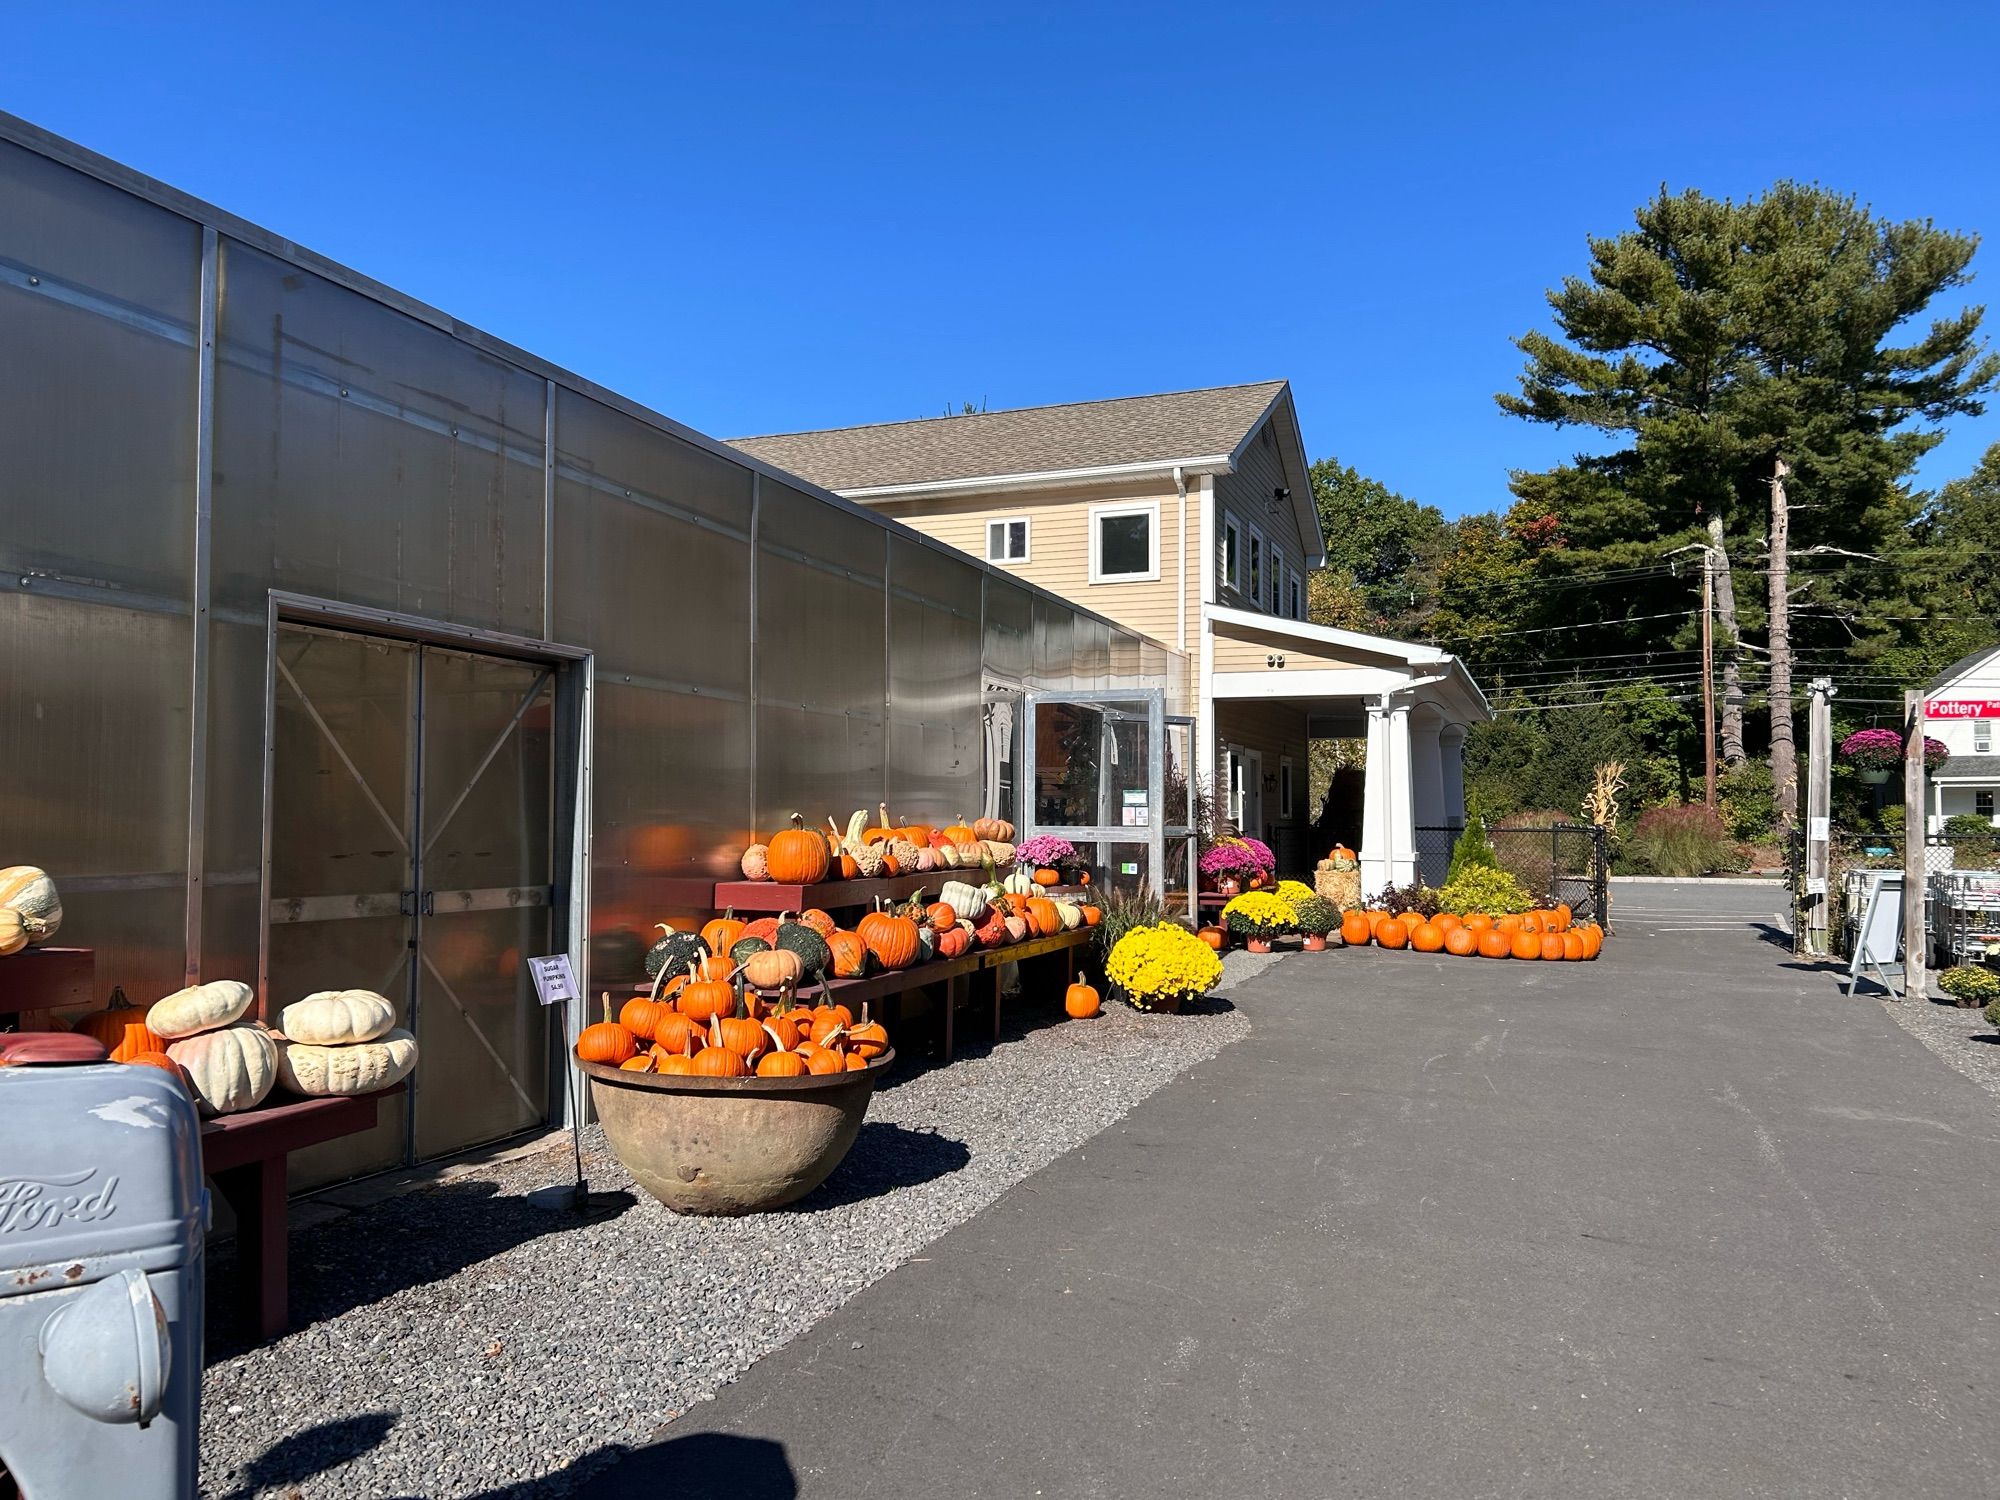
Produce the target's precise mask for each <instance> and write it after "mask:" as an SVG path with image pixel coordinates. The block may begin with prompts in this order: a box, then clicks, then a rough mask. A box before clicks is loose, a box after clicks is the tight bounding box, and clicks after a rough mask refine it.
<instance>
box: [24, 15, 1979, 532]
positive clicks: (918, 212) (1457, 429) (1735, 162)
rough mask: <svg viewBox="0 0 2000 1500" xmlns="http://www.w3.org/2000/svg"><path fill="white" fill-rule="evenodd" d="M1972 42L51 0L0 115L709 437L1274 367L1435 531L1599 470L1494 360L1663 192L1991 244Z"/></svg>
mask: <svg viewBox="0 0 2000 1500" xmlns="http://www.w3.org/2000/svg"><path fill="white" fill-rule="evenodd" d="M1996 56H2000V12H1997V11H1995V10H1994V9H1993V8H1991V7H1987V6H1983V5H1955V6H1948V5H1939V6H1930V5H1910V4H1904V5H1900V6H1896V7H1884V6H1882V5H1880V4H1879V3H1878V4H1870V5H1867V6H1865V7H1864V6H1860V5H1849V4H1844V3H1826V0H1820V3H1812V4H1787V5H1770V4H1765V5H1759V4H1737V5H1726V4H1696V3H1679V4H1673V5H1652V6H1636V5H1635V6H1608V5H1604V4H1601V3H1600V4H1593V5H1557V4H1546V3H1534V0H1517V3H1515V4H1512V5H1491V4H1478V5H1471V4H1466V5H1421V4H1418V5H1402V6H1390V7H1366V8H1364V7H1360V6H1335V5H1303V6H1293V7H1268V6H1250V5H1231V6H1215V5H1203V6H1194V5H1179V4H1175V3H1171V0H1160V3H1157V4H1152V5H1145V6H1100V5H1080V6H1067V5H1064V6H1046V7H1033V8H1028V7H991V8H986V7H970V6H969V7H936V6H908V7H901V6H872V5H846V6H841V7H837V8H836V7H832V6H804V5H800V6H794V7H785V6H752V5H732V6H679V5H672V6H660V5H641V4H624V5H575V6H570V7H557V6H547V5H535V6H528V5H516V4H511V3H495V4H486V5H479V6H469V5H466V6H460V5H425V4H408V3H406V4H403V5H399V6H394V7H391V6H384V5H377V4H372V3H363V0H356V3H350V4H344V5H341V6H338V7H333V6H315V5H293V6H285V7H266V6H254V7H253V6H246V5H234V4H215V5H210V6H206V7H202V8H200V9H199V10H198V11H195V12H190V11H187V10H185V9H168V8H165V7H154V6H146V7H133V6H110V5H96V4H89V3H66V4H64V5H61V6H38V7H25V8H17V9H16V11H15V13H13V14H11V15H10V16H9V18H8V21H7V42H6V45H5V47H4V48H0V108H5V109H7V110H9V111H11V112H13V113H15V114H19V115H22V116H25V117H26V118H28V119H30V120H32V121H34V122H35V123H37V124H39V125H42V126H45V127H46V128H48V129H51V130H54V131H56V132H57V133H58V134H61V135H65V136H68V137H70V138H72V139H74V140H77V141H80V142H81V143H83V144H84V145H87V146H90V147H92V148H93V149H96V150H99V151H102V152H104V153H106V154H108V155H110V156H112V157H115V158H117V159H118V160H121V161H123V162H126V163H128V164H130V165H132V166H135V167H137V168H139V169H140V170H142V171H145V172H148V173H151V174H152V175H154V176H157V177H160V178H163V179H164V180H166V181H167V182H169V183H172V184H173V185H175V186H177V187H180V188H183V189H186V190H187V191H189V192H192V193H195V194H197V195H198V196H201V197H204V198H208V199H210V200H212V201H214V202H216V203H218V204H220V205H221V206H222V207H224V208H226V209H229V210H230V211H232V212H235V213H237V214H240V215H242V216H243V217H245V218H248V219H251V220H254V221H256V222H258V223H261V224H263V225H265V226H267V227H268V228H270V229H273V230H275V231H277V232H278V233H281V234H284V235H287V236H289V237H291V238H292V239H295V240H297V241H299V242H300V243H302V244H305V245H308V246H310V247H312V248H313V249H316V250H319V251H321V252H323V253H325V254H327V255H330V256H332V257H334V258H335V259H337V260H341V261H344V262H346V263H347V264H349V265H351V266H354V267H355V268H357V269H359V270H362V271H365V272H367V273H368V274H370V275H373V276H375V277H377V278H379V279H381V280H383V281H386V282H388V283H389V284H391V285H392V286H395V287H398V288H400V289H402V290H404V291H406V292H408V293H410V294H412V295H414V296H417V297H420V298H422V299H424V300H426V301H429V302H432V303H435V304H437V305H439V306H441V307H443V308H444V309H446V310H447V311H449V312H451V313H453V314H454V315H456V316H458V317H460V318H463V319H465V320H466V321H468V322H471V323H474V324H476V325H479V326H481V327H483V328H486V329H487V330H489V331H491V332H492V333H495V334H497V335H499V336H501V337H503V338H506V339H509V340H511V341H513V342H515V343H517V344H520V345H523V346H524V347H526V348H529V349H532V350H534V351H535V352H537V353H539V354H542V355H544V356H546V357H548V358H550V359H553V360H555V361H556V362H558V363H560V364H563V365H566V366H568V367H569V368H571V369H574V370H576V371H578V372H579V373H581V374H583V375H586V376H589V377H590V378H592V379H595V380H598V381H601V382H603V383H604V384H606V385H609V386H611V387H613V388H615V389H617V390H620V391H623V392H624V393H626V394H628V395H630V396H633V397H635V398H637V399H639V400H641V401H644V402H646V403H648V404H649V405H652V406H655V407H657V408H659V409H660V410H662V411H665V412H667V413H668V414H669V415H671V416H674V417H676V418H678V419H680V420H681V421H684V422H687V423H689V424H691V425H693V426H695V427H698V428H701V429H702V430H704V431H708V432H712V433H715V434H717V435H720V436H729V435H734V434H739V433H751V432H768V431H775V430H785V429H789V428H796V427H816V426H832V425H837V424H844V423H852V422H869V421H885V420H894V419H899V418H905V417H913V416H925V415H933V414H936V413H938V412H941V411H943V410H944V409H945V408H947V407H955V406H957V405H958V404H959V403H961V402H965V401H972V402H975V403H979V402H984V403H987V404H989V405H991V406H994V407H1003V406H1021V405H1036V404H1041V403H1044V402H1051V401H1067V400H1084V399H1090V398H1095V397H1102V396H1115V395H1129V394H1133V393H1136V392H1142V391H1152V390H1168V389H1177V388H1182V387H1187V386H1196V385H1210V384H1222V383H1227V382H1231V381H1240V380H1259V379H1267V378H1271V377H1273V376H1283V377H1286V378H1288V379H1290V380H1291V381H1292V382H1293V385H1294V387H1295V389H1296V391H1297V395H1298V401H1299V407H1300V413H1301V417H1302V419H1303V422H1304V425H1305V432H1306V440H1307V446H1308V448H1309V449H1310V451H1311V452H1312V454H1313V456H1315V457H1323V456H1327V455H1329V454H1332V455H1338V456H1339V457H1340V458H1341V459H1342V460H1344V461H1346V462H1349V463H1353V464H1355V465H1357V466H1358V467H1360V468H1361V469H1362V470H1363V471H1365V472H1367V473H1370V474H1373V475H1374V476H1376V477H1378V478H1380V479H1382V480H1383V481H1384V482H1386V483H1388V484H1390V485H1392V486H1394V487H1395V488H1398V489H1400V490H1402V491H1404V492H1405V493H1408V494H1411V495H1413V496H1416V497H1418V498H1420V499H1424V500H1428V501H1432V502H1435V503H1437V504H1439V505H1441V506H1443V507H1444V508H1445V509H1446V510H1447V511H1451V512H1459V511H1463V510H1467V509H1479V508H1484V507H1487V506H1490V505H1494V504H1500V503H1504V501H1505V499H1506V495H1505V483H1506V475H1507V471H1508V470H1509V469H1510V468H1536V467H1542V466H1545V465H1547V464H1549V463H1551V462H1554V461H1556V460H1558V459H1560V458H1562V457H1564V456H1566V455H1567V454H1569V453H1570V452H1572V451H1573V450H1574V449H1575V448H1576V447H1577V446H1578V445H1579V442H1580V441H1581V440H1580V439H1579V438H1578V437H1576V436H1573V435H1571V434H1567V433H1558V432H1552V431H1549V430H1546V429H1538V428H1534V427H1530V426H1528V425H1527V424H1525V423H1521V422H1519V421H1516V420H1515V419H1512V418H1508V417H1506V416H1503V415H1502V414H1501V413H1500V412H1499V411H1498V409H1497V408H1496V407H1495V406H1494V404H1493V401H1492V396H1493V393H1494V392H1496V391H1499V390H1502V389H1506V388H1511V387H1512V384H1513V380H1514V376H1515V374H1516V373H1517V371H1518V369H1519V367H1520V356H1519V354H1518V352H1517V351H1516V350H1515V349H1514V348H1513V347H1512V346H1511V344H1510V343H1509V339H1510V338H1511V337H1512V336H1513V335H1515V334H1517V333H1519V332H1521V331H1522V330H1524V329H1526V328H1528V327H1531V326H1534V325H1535V324H1537V323H1538V322H1540V321H1541V319H1542V317H1543V314H1544V312H1545V304H1544V302H1543V293H1544V290H1545V289H1546V288H1547V287H1549V286H1550V285H1552V284H1554V283H1555V282H1556V281H1557V280H1558V279H1559V278H1560V277H1561V276H1563V275H1564V274H1566V273H1569V272H1573V271H1577V270H1580V269H1581V268H1582V266H1583V259H1584V236H1585V235H1586V234H1589V233H1616V232H1617V231H1619V230H1620V229H1622V228H1623V227H1624V226H1625V225H1627V224H1628V223H1629V221H1630V216H1631V212H1632V210H1633V208H1634V207H1635V206H1637V205H1638V204H1639V203H1641V202H1642V201H1644V200H1645V199H1646V198H1647V197H1648V196H1649V195H1650V194H1651V193H1652V192H1653V191H1654V190H1656V189H1657V188H1658V187H1659V185H1660V184H1661V183H1663V182H1664V183H1667V184H1669V185H1671V186H1672V187H1674V188H1676V189H1678V188H1681V187H1684V186H1696V187H1700V188H1702V189H1704V190H1706V191H1708V192H1711V193H1716V194H1732V195H1738V196H1741V195H1746V194H1749V193H1753V192H1755V191H1756V190H1758V189H1760V188H1762V187H1764V186H1766V185H1768V184H1769V183H1770V182H1771V181H1772V180H1774V179H1776V178H1779V177H1782V176H1795V177H1800V178H1806V179H1816V180H1819V181H1822V182H1824V183H1826V184H1828V185H1830V186H1834V187H1838V188H1840V189H1842V190H1844V191H1849V192H1853V193H1855V194H1857V195H1858V196H1860V197H1861V198H1863V199H1864V200H1867V201H1869V202H1871V203H1872V204H1873V205H1874V206H1875V207H1876V209H1877V210H1878V211H1879V212H1882V213H1885V214H1888V215H1893V216H1896V217H1913V216H1923V217H1929V218H1931V219H1933V220H1935V221H1936V222H1937V223H1939V224H1940V225H1943V226H1947V227H1950V228H1954V229H1961V230H1969V231H1973V232H1977V233H1982V234H1986V235H1989V236H1990V235H1992V234H1994V233H1995V232H1996V231H2000V90H1996V88H1995V86H1994V83H1993V80H1992V69H1991V61H1992V59H1993V58H1994V57H1996ZM1975 269H1976V270H1978V271H1981V272H1982V273H1983V274H1982V276H1981V279H1980V281H1979V282H1978V283H1977V284H1975V286H1974V287H1973V288H1972V289H1971V291H1970V293H1969V294H1968V295H1969V297H1970V298H1971V300H1975V301H1983V300H1986V299H1987V298H1989V297H1991V296H1993V294H1994V288H1995V287H1996V286H2000V241H1996V242H1989V243H1988V244H1987V245H1986V246H1985V248H1984V249H1983V250H1982V252H1981V255H1980V257H1979V259H1978V260H1977V261H1975ZM1989 322H1990V323H1992V324H1994V325H1996V326H1995V333H1996V336H2000V313H1996V315H1995V317H1994V318H1993V319H1990V320H1989ZM1996 441H2000V410H1996V413H1995V414H1989V415H1988V416H1986V417H1984V418H1981V419H1979V420H1977V421H1970V420H1964V421H1960V422H1959V423H1957V424H1956V425H1955V426H1954V427H1953V429H1952V435H1951V436H1950V438H1949V439H1948V440H1947V441H1946V442H1945V443H1944V444H1943V445H1942V446H1941V447H1940V448H1939V449H1938V450H1937V451H1936V452H1935V453H1933V454H1932V455H1931V457H1930V459H1929V460H1928V461H1927V463H1926V465H1925V468H1924V470H1923V473H1922V475H1921V478H1922V479H1923V480H1925V481H1927V482H1930V483H1937V482H1941V481H1942V480H1944V479H1947V478H1950V477H1951V476H1953V475H1955V474H1958V473H1962V472H1964V471H1965V470H1966V469H1968V468H1970V467H1971V465H1972V464H1973V463H1974V462H1975V461H1976V460H1977V458H1978V455H1979V454H1980V452H1981V451H1983V449H1984V448H1985V446H1986V445H1987V444H1989V443H1992V442H1996Z"/></svg>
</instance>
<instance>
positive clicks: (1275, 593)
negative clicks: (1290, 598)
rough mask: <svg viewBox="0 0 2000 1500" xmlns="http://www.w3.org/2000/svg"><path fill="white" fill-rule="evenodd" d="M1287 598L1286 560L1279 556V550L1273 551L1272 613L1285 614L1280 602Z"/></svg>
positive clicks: (1274, 549) (1274, 548) (1273, 549)
mask: <svg viewBox="0 0 2000 1500" xmlns="http://www.w3.org/2000/svg"><path fill="white" fill-rule="evenodd" d="M1284 597H1285V560H1284V559H1283V558H1282V557H1280V556H1278V549H1277V548H1276V547H1273V548H1272V549H1271V613H1272V614H1274V615H1276V614H1283V613H1284V608H1283V606H1282V605H1281V603H1280V602H1279V601H1281V600H1282V599H1283V598H1284Z"/></svg>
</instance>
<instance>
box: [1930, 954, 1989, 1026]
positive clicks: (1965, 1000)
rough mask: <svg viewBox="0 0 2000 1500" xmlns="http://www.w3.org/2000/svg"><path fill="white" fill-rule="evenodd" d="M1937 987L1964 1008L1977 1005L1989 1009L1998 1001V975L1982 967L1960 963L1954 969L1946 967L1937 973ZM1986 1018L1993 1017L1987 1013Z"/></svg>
mask: <svg viewBox="0 0 2000 1500" xmlns="http://www.w3.org/2000/svg"><path fill="white" fill-rule="evenodd" d="M1938 988H1939V989H1941V990H1943V991H1944V992H1945V993H1946V994H1947V995H1949V996H1951V998H1952V999H1953V1000H1955V1001H1957V1002H1958V1004H1959V1005H1960V1006H1962V1007H1963V1008H1964V1009H1966V1010H1971V1009H1972V1008H1973V1007H1974V1006H1978V1005H1985V1006H1987V1007H1988V1008H1989V1010H1990V1008H1991V1006H1992V1004H1993V1003H1994V1002H1996V1001H2000V975H1996V974H1995V973H1994V972H1993V971H1992V970H1991V969H1988V968H1984V967H1980V968H1974V967H1973V966H1971V965H1969V964H1960V965H1959V966H1958V967H1957V968H1955V969H1946V970H1945V971H1944V972H1943V973H1942V974H1940V975H1938ZM1986 1019H1987V1020H1989V1021H1990V1020H1992V1019H1993V1017H1992V1016H1991V1014H1989V1015H1988V1016H1987V1018H1986Z"/></svg>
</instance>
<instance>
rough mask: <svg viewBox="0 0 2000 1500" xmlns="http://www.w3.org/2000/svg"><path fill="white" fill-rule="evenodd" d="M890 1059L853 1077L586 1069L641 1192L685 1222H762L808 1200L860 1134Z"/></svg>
mask: <svg viewBox="0 0 2000 1500" xmlns="http://www.w3.org/2000/svg"><path fill="white" fill-rule="evenodd" d="M895 1056H896V1054H895V1052H894V1051H893V1050H891V1051H888V1052H884V1053H883V1054H882V1055H881V1056H880V1057H878V1058H876V1059H875V1060H874V1061H873V1062H871V1063H870V1064H869V1065H868V1066H867V1067H865V1068H861V1069H857V1070H856V1071H854V1072H852V1073H829V1074H825V1075H823V1076H814V1075H812V1074H807V1075H806V1076H805V1077H803V1078H754V1077H753V1078H695V1077H690V1076H685V1075H676V1074H664V1075H663V1074H659V1073H628V1072H625V1071H623V1070H622V1069H619V1068H608V1067H605V1066H604V1065H603V1064H602V1063H579V1064H578V1066H579V1067H581V1068H582V1069H583V1071H584V1073H585V1075H586V1076H588V1077H589V1079H590V1098H591V1102H592V1103H593V1104H594V1105H595V1106H596V1108H597V1117H598V1120H599V1121H600V1122H601V1123H602V1124H603V1126H604V1136H605V1139H606V1140H608V1141H610V1142H611V1149H612V1150H613V1151H615V1152H616V1153H617V1154H618V1159H619V1160H620V1161H621V1162H623V1163H624V1164H625V1169H626V1170H627V1171H628V1172H630V1173H631V1174H632V1175H633V1177H635V1178H636V1179H638V1182H639V1185H640V1186H641V1187H643V1188H644V1189H645V1190H646V1191H647V1192H649V1193H651V1194H652V1195H653V1196H654V1197H655V1198H658V1199H659V1200H660V1201H661V1202H662V1203H664V1204H666V1205H667V1207H668V1208H671V1209H672V1210H673V1211H674V1212H675V1213H682V1214H754V1213H761V1212H763V1211H764V1210H766V1209H772V1208H782V1207H784V1206H785V1205H786V1204H787V1203H792V1202H795V1201H797V1200H798V1199H800V1198H803V1197H804V1196H805V1195H806V1194H807V1193H810V1192H811V1191H812V1190H813V1189H814V1188H816V1187H818V1186H819V1185H820V1184H821V1183H822V1182H824V1181H826V1178H827V1174H828V1173H830V1172H832V1171H833V1169H834V1168H835V1167H837V1166H839V1165H840V1163H841V1159H842V1158H843V1157H845V1156H846V1155H847V1152H848V1148H849V1147H851V1146H852V1145H853V1144H854V1137H855V1136H856V1135H857V1134H859V1133H860V1130H861V1121H862V1117H863V1116H865V1115H866V1114H867V1113H868V1096H869V1095H870V1094H872V1093H874V1092H875V1080H876V1079H878V1078H880V1077H881V1076H882V1073H883V1071H884V1070H885V1069H886V1068H887V1067H888V1066H889V1064H890V1063H891V1062H892V1061H894V1060H895Z"/></svg>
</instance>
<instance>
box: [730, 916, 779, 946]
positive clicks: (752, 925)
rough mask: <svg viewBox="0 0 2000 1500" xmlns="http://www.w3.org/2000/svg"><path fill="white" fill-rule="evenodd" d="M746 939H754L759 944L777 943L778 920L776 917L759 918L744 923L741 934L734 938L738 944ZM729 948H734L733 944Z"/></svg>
mask: <svg viewBox="0 0 2000 1500" xmlns="http://www.w3.org/2000/svg"><path fill="white" fill-rule="evenodd" d="M746 938H756V939H757V940H758V941H759V942H764V943H776V942H777V941H778V919H777V918H776V917H759V918H758V919H757V920H756V921H754V922H746V923H744V924H743V930H742V932H740V933H738V934H737V936H736V941H737V942H739V943H740V942H742V941H743V940H744V939H746ZM730 946H731V947H734V946H735V944H731V945H730Z"/></svg>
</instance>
